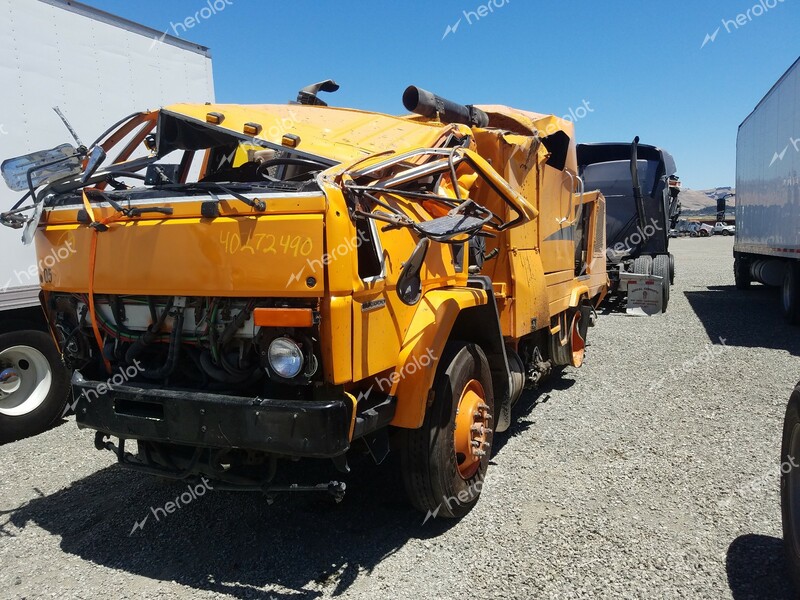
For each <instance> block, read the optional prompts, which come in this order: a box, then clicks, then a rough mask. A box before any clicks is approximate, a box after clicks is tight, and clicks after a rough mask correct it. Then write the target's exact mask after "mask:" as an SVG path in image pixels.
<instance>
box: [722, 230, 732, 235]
mask: <svg viewBox="0 0 800 600" xmlns="http://www.w3.org/2000/svg"><path fill="white" fill-rule="evenodd" d="M722 235H724V236H729V235H731V232H730V231H728V230H727V229H723V230H722Z"/></svg>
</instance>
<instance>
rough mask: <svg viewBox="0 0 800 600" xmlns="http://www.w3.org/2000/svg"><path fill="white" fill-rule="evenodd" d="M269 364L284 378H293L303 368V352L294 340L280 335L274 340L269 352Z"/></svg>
mask: <svg viewBox="0 0 800 600" xmlns="http://www.w3.org/2000/svg"><path fill="white" fill-rule="evenodd" d="M267 358H268V359H269V366H270V367H271V368H272V370H273V371H275V373H277V374H278V375H280V376H281V377H283V378H284V379H292V378H293V377H297V375H299V374H300V371H302V370H303V353H302V351H301V350H300V347H299V346H298V345H297V344H295V343H294V342H293V341H292V340H290V339H289V338H285V337H280V338H276V339H274V340H272V343H271V344H270V345H269V351H268V352H267Z"/></svg>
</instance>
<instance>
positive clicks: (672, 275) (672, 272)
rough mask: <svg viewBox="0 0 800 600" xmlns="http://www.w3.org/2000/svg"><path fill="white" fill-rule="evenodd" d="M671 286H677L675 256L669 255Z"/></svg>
mask: <svg viewBox="0 0 800 600" xmlns="http://www.w3.org/2000/svg"><path fill="white" fill-rule="evenodd" d="M669 284H670V285H675V255H673V254H669Z"/></svg>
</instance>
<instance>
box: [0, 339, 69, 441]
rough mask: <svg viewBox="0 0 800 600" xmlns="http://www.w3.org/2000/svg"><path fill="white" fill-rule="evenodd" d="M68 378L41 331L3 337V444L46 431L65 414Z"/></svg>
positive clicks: (0, 363) (0, 356)
mask: <svg viewBox="0 0 800 600" xmlns="http://www.w3.org/2000/svg"><path fill="white" fill-rule="evenodd" d="M68 391H69V374H68V373H67V369H66V368H65V367H64V364H63V363H62V362H61V357H60V356H59V353H58V350H57V349H56V346H55V344H54V343H53V340H52V339H51V338H50V336H49V335H47V334H46V333H44V332H41V331H31V330H29V331H14V332H11V333H6V334H3V335H0V442H8V441H11V440H16V439H20V438H23V437H26V436H30V435H36V434H37V433H40V432H42V431H44V430H45V429H47V427H48V426H49V425H50V424H51V423H53V421H55V420H56V419H57V418H58V417H60V416H61V415H62V413H63V411H64V407H65V406H66V404H67V394H68Z"/></svg>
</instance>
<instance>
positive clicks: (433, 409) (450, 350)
mask: <svg viewBox="0 0 800 600" xmlns="http://www.w3.org/2000/svg"><path fill="white" fill-rule="evenodd" d="M432 389H433V394H434V395H433V402H432V403H431V405H430V406H429V407H428V410H427V412H426V414H425V420H424V422H423V424H422V427H420V428H419V429H403V430H401V431H400V434H401V435H400V437H401V440H400V442H401V444H400V446H401V452H400V465H401V471H402V476H403V484H404V487H405V489H406V494H407V496H408V499H409V501H410V503H411V504H412V505H413V506H414V508H416V509H417V510H419V511H420V512H425V513H427V516H426V518H425V520H426V521H427V520H428V518H430V517H431V516H434V517H436V516H440V517H445V518H450V519H459V518H461V517H463V516H464V515H466V514H467V513H468V512H469V511H470V510H471V509H472V507H473V506H475V504H476V503H477V501H478V498H479V497H480V492H481V489H482V487H483V480H484V477H485V475H486V470H487V469H488V467H489V457H490V454H491V452H490V445H491V440H492V437H493V435H492V434H493V432H494V422H493V413H494V397H493V392H492V374H491V370H490V368H489V362H488V360H487V359H486V355H485V354H484V353H483V350H481V348H480V347H479V346H477V345H475V344H469V343H465V342H456V343H450V344H448V345H447V347H446V348H445V352H444V354H443V356H442V359H441V360H440V361H439V366H438V368H437V370H436V376H435V379H434V383H433V388H432ZM478 413H480V414H479V415H478ZM476 424H480V426H481V427H483V428H484V431H480V432H478V433H473V432H472V429H471V428H472V427H474V426H475V425H476ZM465 434H466V437H465ZM473 436H477V438H476V439H475V440H474V441H478V442H479V443H480V446H479V447H477V448H476V450H479V451H482V452H483V453H484V454H483V455H482V456H481V455H480V453H475V454H473V452H474V451H473V450H469V451H467V454H466V455H465V454H464V453H463V452H460V451H464V450H465V448H466V447H471V446H472V441H473Z"/></svg>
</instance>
